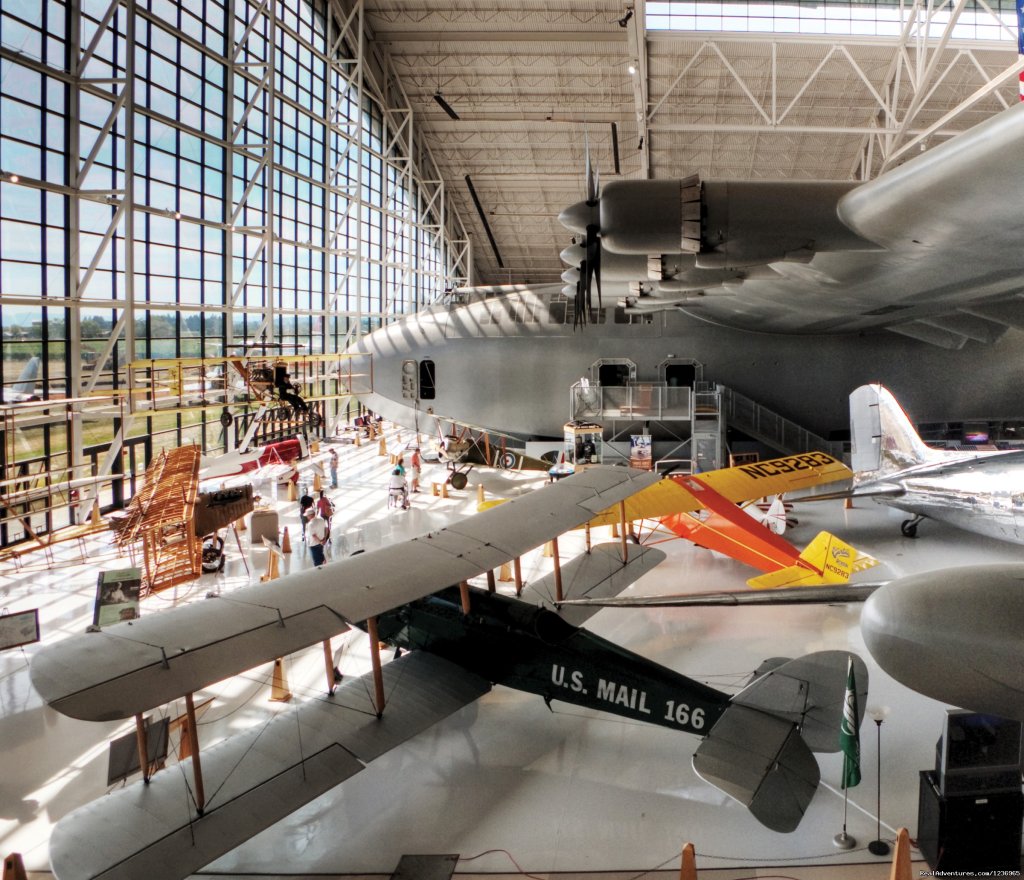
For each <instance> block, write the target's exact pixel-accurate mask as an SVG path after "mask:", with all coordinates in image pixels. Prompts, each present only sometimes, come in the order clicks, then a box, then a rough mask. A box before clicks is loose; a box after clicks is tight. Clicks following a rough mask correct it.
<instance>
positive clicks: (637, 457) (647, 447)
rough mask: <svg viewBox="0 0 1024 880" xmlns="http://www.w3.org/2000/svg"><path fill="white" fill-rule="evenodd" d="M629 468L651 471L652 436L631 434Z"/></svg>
mask: <svg viewBox="0 0 1024 880" xmlns="http://www.w3.org/2000/svg"><path fill="white" fill-rule="evenodd" d="M629 466H630V467H634V468H642V469H643V470H647V471H649V470H651V467H652V466H653V462H652V460H651V435H650V434H630V436H629Z"/></svg>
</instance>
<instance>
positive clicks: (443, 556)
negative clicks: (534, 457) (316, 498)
mask: <svg viewBox="0 0 1024 880" xmlns="http://www.w3.org/2000/svg"><path fill="white" fill-rule="evenodd" d="M659 479H660V478H659V477H658V475H657V474H654V473H650V472H644V471H636V470H632V469H630V468H616V467H593V468H588V469H587V470H585V471H582V472H580V473H578V474H574V475H573V476H571V477H568V478H566V479H564V480H561V481H559V482H558V483H555V484H552V485H548V486H544V487H543V488H541V489H538V490H537V491H535V492H531V493H530V494H528V495H523V496H520V497H518V498H514V499H512V500H511V501H509V502H507V503H506V504H502V505H500V506H498V507H495V508H493V509H491V510H488V511H486V512H484V513H481V514H479V515H477V516H474V517H470V518H467V519H464V520H461V521H460V522H457V523H454V524H452V525H450V526H448V527H446V528H444V529H441V530H439V531H436V532H429V533H427V534H426V535H422V536H420V537H417V538H413V539H412V540H410V541H406V542H404V543H401V544H398V545H395V546H392V547H386V548H382V549H380V550H376V551H373V552H370V553H363V554H360V555H358V556H353V557H350V558H348V559H344V560H340V561H337V562H333V563H331V564H329V565H326V566H323V567H322V568H318V569H316V570H314V571H303V572H299V573H297V574H292V575H288V576H286V577H283V578H279V579H277V580H274V581H270V582H267V583H263V584H256V585H253V586H250V587H246V588H244V589H242V590H239V591H237V592H234V593H231V594H228V595H223V596H220V597H218V598H214V599H207V600H205V601H202V602H197V603H194V604H191V605H185V606H182V607H179V608H175V609H172V610H169V611H164V612H161V613H158V614H153V615H151V616H149V617H143V618H141V619H139V620H134V621H128V622H125V623H120V624H115V625H114V626H110V627H106V628H104V629H102V630H101V631H99V632H89V633H85V634H82V635H78V636H72V637H71V638H68V639H65V640H64V641H61V642H58V643H56V644H54V645H51V646H48V647H45V648H43V649H42V650H40V651H39V652H38V653H37V654H36V655H35V657H34V658H33V662H32V669H31V676H32V683H33V685H35V687H36V690H38V691H39V693H40V694H41V695H42V697H43V699H45V700H46V702H47V703H48V704H49V705H50V706H52V707H53V708H55V709H57V710H58V711H60V712H63V713H64V714H66V715H70V716H72V717H74V718H81V719H83V720H88V721H107V720H112V719H116V718H128V717H131V716H132V715H136V714H138V713H141V712H145V711H147V710H149V709H152V708H153V707H155V706H161V705H163V704H165V703H168V702H170V701H171V700H174V699H177V698H178V697H180V696H183V695H184V694H187V693H192V692H194V691H197V690H199V689H201V688H203V687H206V686H208V685H210V684H213V683H214V682H217V681H221V680H223V679H225V678H228V677H229V676H231V675H235V674H237V673H239V672H242V671H244V670H246V669H251V668H253V667H254V666H258V665H259V664H261V663H265V662H270V661H271V660H273V659H274V658H275V657H283V656H285V655H287V654H290V653H292V652H294V651H297V650H299V649H300V648H304V647H307V646H308V645H311V644H314V643H316V642H319V641H322V640H324V639H327V638H330V637H331V636H334V635H337V634H338V633H340V632H343V631H344V630H346V629H347V628H348V622H356V621H362V620H366V619H367V618H369V617H373V616H375V615H377V614H381V613H383V612H384V611H388V610H390V609H392V608H396V607H399V606H401V605H406V604H408V603H409V602H412V601H414V600H415V599H419V598H421V597H423V596H427V595H430V594H431V593H434V592H437V591H438V590H440V589H442V588H444V587H447V586H450V585H452V584H457V583H459V582H460V581H463V580H467V579H469V578H472V577H476V576H477V575H479V574H481V573H483V572H485V571H487V570H489V569H495V568H497V567H498V566H500V565H501V564H502V563H505V562H509V561H511V560H512V559H514V558H516V557H518V556H521V555H522V554H524V553H526V552H528V551H529V550H532V549H534V548H535V547H538V546H540V545H541V544H544V543H545V542H546V541H548V540H550V539H551V538H552V537H554V536H556V535H560V534H562V533H563V532H565V531H568V530H569V529H572V528H575V527H577V526H579V525H582V524H583V523H584V522H586V521H587V520H589V519H590V518H591V517H592V516H594V514H595V513H597V512H598V511H601V510H604V509H606V508H608V507H609V506H611V505H616V504H617V502H618V501H620V500H623V499H626V498H628V497H629V496H630V495H633V494H635V493H636V492H638V491H640V490H641V489H643V488H645V487H646V486H649V485H651V484H653V483H654V482H656V481H658V480H659Z"/></svg>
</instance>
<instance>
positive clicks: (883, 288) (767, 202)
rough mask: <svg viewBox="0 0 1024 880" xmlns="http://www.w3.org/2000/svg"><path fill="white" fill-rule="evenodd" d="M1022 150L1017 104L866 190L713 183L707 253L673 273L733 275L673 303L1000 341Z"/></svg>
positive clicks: (718, 319)
mask: <svg viewBox="0 0 1024 880" xmlns="http://www.w3.org/2000/svg"><path fill="white" fill-rule="evenodd" d="M1022 144H1024V108H1022V107H1020V106H1016V105H1015V106H1013V107H1011V108H1009V109H1007V110H1005V111H1003V112H1001V113H999V114H997V115H995V116H993V117H991V118H989V119H988V120H986V121H984V122H982V123H981V124H980V125H977V126H975V127H974V128H972V129H970V130H968V131H966V132H964V133H962V134H959V135H957V136H956V137H954V138H951V139H949V140H947V141H945V142H943V143H940V144H938V145H937V146H934V147H932V148H931V149H929V150H927V151H926V152H924V153H921V154H920V155H918V156H915V157H914V158H911V159H910V160H909V161H907V162H905V163H904V164H903V165H900V166H898V167H895V168H892V169H890V170H888V171H885V172H884V173H882V174H880V175H879V176H878V177H876V178H875V179H874V180H871V181H869V182H867V183H863V184H861V185H859V186H858V185H854V184H835V183H804V182H793V181H756V182H753V183H744V182H736V181H705V182H704V183H703V191H702V195H701V202H702V205H701V207H702V215H703V216H704V217H705V218H706V222H705V223H704V224H703V226H704V228H703V230H702V231H701V237H700V240H699V242H697V244H698V245H699V250H700V253H699V254H698V255H697V257H696V264H695V266H694V267H693V268H690V269H688V270H684V271H682V272H681V273H679V274H677V275H674V276H672V277H673V279H674V282H675V283H676V284H677V285H682V286H683V287H684V288H686V289H688V288H687V287H686V282H687V277H688V275H689V274H691V273H699V272H706V271H707V270H709V269H714V268H719V267H722V268H724V267H729V268H731V269H733V270H734V271H733V272H731V273H729V274H728V275H727V276H725V277H723V280H722V281H720V282H718V283H712V284H709V285H706V286H705V287H704V288H703V289H704V292H705V293H706V294H713V295H707V296H704V297H696V298H694V299H691V300H689V301H687V302H684V303H682V304H680V306H679V308H680V309H682V310H683V311H685V312H687V313H688V314H690V315H692V316H694V317H696V318H703V319H704V320H707V321H709V322H712V323H718V324H723V325H727V326H732V327H738V328H742V329H748V330H754V331H767V332H781V333H787V332H788V333H821V332H857V331H859V330H866V329H872V328H876V329H880V328H887V329H890V330H892V331H894V332H897V333H900V334H903V335H906V336H910V337H912V338H915V339H919V340H921V341H923V342H927V343H930V344H933V345H937V346H940V347H944V348H951V349H953V348H959V347H961V346H962V345H964V343H965V342H966V341H967V340H975V341H979V342H982V343H990V342H994V341H995V340H997V339H999V338H1000V336H1001V335H1002V334H1003V333H1005V332H1006V330H1007V329H1008V328H1010V327H1020V326H1022V322H1024V303H1022V302H1021V301H1020V299H1019V298H1017V297H1018V295H1019V294H1020V293H1021V292H1024V281H1022V280H1021V277H1020V271H1019V268H1020V266H1019V264H1020V260H1019V254H1018V251H1019V246H1020V242H1021V241H1022V240H1024V214H1022V212H1021V211H1020V210H1019V206H1020V204H1021V203H1022V201H1024V176H1022V175H1021V174H1020V173H1019V172H1020V168H1019V156H1020V153H1021V146H1022ZM637 183H639V182H637ZM642 183H644V184H654V183H662V184H664V183H665V182H664V181H660V182H653V181H651V182H648V181H643V182H642ZM673 183H676V185H677V190H678V186H679V182H675V181H673ZM633 184H634V182H630V181H622V182H616V183H615V184H609V185H608V187H606V189H605V192H604V193H603V194H602V197H601V201H602V207H601V217H602V236H604V237H607V238H608V240H609V246H612V244H613V243H614V238H615V235H617V234H618V233H619V232H620V231H626V232H628V231H629V224H628V223H627V222H626V220H627V218H626V216H625V215H626V211H623V212H622V214H623V217H622V219H621V220H620V222H619V223H618V224H617V225H614V226H613V225H612V224H611V223H610V222H608V223H606V221H605V215H606V213H608V214H609V216H610V215H611V214H612V210H611V209H612V207H614V206H612V205H611V200H612V197H613V194H614V192H615V191H614V190H613V186H622V187H623V192H624V193H627V194H628V190H627V189H626V187H628V186H630V185H633ZM844 187H845V188H844ZM676 198H677V199H678V198H679V196H678V191H677V192H676ZM605 202H608V203H609V205H608V210H607V212H606V207H605V204H604V203H605ZM623 204H624V205H625V206H626V207H627V208H632V209H634V210H633V213H630V214H629V217H628V219H632V218H633V217H634V216H636V215H642V213H643V212H644V211H645V210H648V209H647V206H646V205H645V204H644V203H643V201H642V200H634V204H627V203H626V201H625V200H623ZM677 210H678V208H677ZM651 213H653V212H651ZM971 217H984V218H985V234H984V235H970V234H966V231H965V227H964V222H965V218H971ZM795 218H802V219H803V220H804V221H805V222H804V223H798V222H795ZM613 219H614V218H613ZM606 226H607V227H608V228H606ZM673 231H675V227H673ZM676 240H678V239H676ZM613 249H614V248H613ZM624 252H631V251H624Z"/></svg>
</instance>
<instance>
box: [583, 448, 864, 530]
mask: <svg viewBox="0 0 1024 880" xmlns="http://www.w3.org/2000/svg"><path fill="white" fill-rule="evenodd" d="M852 476H853V473H852V471H850V469H849V468H848V467H847V466H846V465H844V464H843V463H842V462H841V461H839V460H838V459H836V458H833V457H832V456H831V455H828V454H826V453H824V452H806V453H802V454H800V455H787V456H784V457H783V458H775V459H772V460H770V461H761V462H755V463H753V464H744V465H737V466H736V467H731V468H721V469H719V470H716V471H707V472H706V473H703V474H695V475H693V476H682V475H681V476H672V477H671V479H667V480H662V481H661V482H660V483H657V484H655V485H653V486H651V487H650V488H647V489H644V491H643V492H639V493H637V494H636V495H634V496H632V497H631V498H629V499H628V500H627V501H626V520H627V521H632V520H639V519H654V518H660V517H663V516H671V515H672V514H676V513H692V512H694V511H696V510H701V509H702V508H704V507H707V506H708V503H707V501H706V500H705V499H703V498H701V493H702V492H704V493H705V495H706V496H707V495H708V494H709V493H707V492H706V491H705V489H711V490H712V492H713V493H717V494H718V495H719V496H721V497H723V498H726V499H727V500H729V501H731V502H733V503H734V504H738V503H740V502H741V501H751V500H753V499H755V498H762V497H764V496H766V495H779V494H781V493H783V492H791V491H793V490H795V489H806V488H809V487H811V486H817V485H820V484H822V483H831V482H835V481H836V480H846V479H850V478H851V477H852ZM618 521H619V511H618V508H617V507H616V508H609V509H608V510H604V511H602V512H601V514H600V515H599V516H597V517H594V518H593V519H592V520H591V521H590V524H591V525H592V526H599V525H612V524H613V523H617V522H618Z"/></svg>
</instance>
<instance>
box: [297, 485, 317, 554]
mask: <svg viewBox="0 0 1024 880" xmlns="http://www.w3.org/2000/svg"><path fill="white" fill-rule="evenodd" d="M314 503H315V501H314V499H313V496H312V495H310V494H309V490H308V489H303V490H302V496H301V497H300V498H299V522H301V523H302V540H303V541H305V540H306V520H307V519H308V517H307V516H306V512H307V511H308V510H309V508H311V507H312V506H313V504H314Z"/></svg>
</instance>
